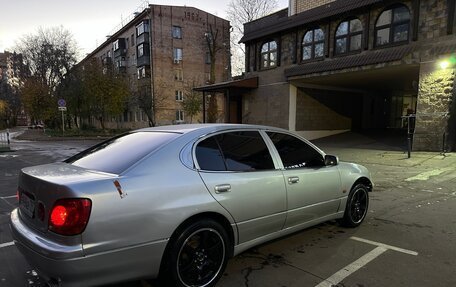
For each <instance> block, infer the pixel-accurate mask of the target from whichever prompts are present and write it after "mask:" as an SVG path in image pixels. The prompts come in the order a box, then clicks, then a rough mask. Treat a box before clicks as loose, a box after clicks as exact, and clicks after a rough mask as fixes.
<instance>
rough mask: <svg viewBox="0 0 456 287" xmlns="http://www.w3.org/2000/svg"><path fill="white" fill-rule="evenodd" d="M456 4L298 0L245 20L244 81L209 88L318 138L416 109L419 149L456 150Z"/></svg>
mask: <svg viewBox="0 0 456 287" xmlns="http://www.w3.org/2000/svg"><path fill="white" fill-rule="evenodd" d="M455 2H456V1H455V0H403V1H399V0H291V1H290V7H289V8H288V9H284V10H281V11H278V12H277V13H274V14H272V15H269V16H266V17H264V18H261V19H258V20H256V21H252V22H250V23H246V24H245V25H244V37H243V38H242V40H241V41H242V42H243V43H244V44H245V46H246V73H245V77H244V79H241V80H238V81H232V82H229V83H222V84H217V85H211V86H205V87H201V88H200V89H199V90H201V91H204V92H211V91H214V90H217V91H219V92H224V93H225V95H229V98H230V101H232V102H233V103H234V104H233V105H232V106H230V107H233V108H234V109H236V112H235V113H234V114H236V115H235V120H236V121H239V122H243V123H256V124H267V125H274V126H279V127H282V128H285V129H289V130H292V131H296V132H297V133H299V134H302V135H303V136H305V137H307V138H310V139H312V138H318V137H322V136H326V135H331V134H335V133H339V132H343V131H348V130H372V129H386V128H389V129H392V128H393V129H401V128H402V129H403V128H405V127H406V125H407V121H406V120H404V118H403V117H404V116H407V115H409V114H416V127H415V134H414V139H413V141H414V142H413V144H414V145H413V147H414V149H415V150H441V149H442V147H445V148H446V149H447V150H448V149H453V150H454V149H455V132H456V127H455V125H456V111H455V110H456V101H455V95H454V94H455V89H453V86H454V78H455V74H454V71H455V68H456V57H455V55H454V53H455V52H456V37H455V33H456V19H455V6H456V5H455ZM227 113H228V114H233V111H232V110H230V111H227ZM404 136H405V133H404Z"/></svg>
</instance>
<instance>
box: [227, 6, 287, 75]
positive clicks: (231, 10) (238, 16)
mask: <svg viewBox="0 0 456 287" xmlns="http://www.w3.org/2000/svg"><path fill="white" fill-rule="evenodd" d="M277 7H278V2H277V0H231V1H230V3H229V4H228V10H227V11H226V14H227V18H228V20H230V22H231V26H232V27H233V31H232V32H231V53H232V55H233V57H232V69H233V74H237V75H239V74H242V72H244V69H245V67H244V57H245V49H244V46H243V44H239V40H241V38H242V36H243V35H244V23H247V22H251V21H253V20H256V19H258V18H261V17H264V16H266V15H268V14H271V13H272V12H273V11H274V10H276V9H277Z"/></svg>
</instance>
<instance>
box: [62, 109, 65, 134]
mask: <svg viewBox="0 0 456 287" xmlns="http://www.w3.org/2000/svg"><path fill="white" fill-rule="evenodd" d="M62 133H63V135H64V136H65V116H64V115H63V109H62Z"/></svg>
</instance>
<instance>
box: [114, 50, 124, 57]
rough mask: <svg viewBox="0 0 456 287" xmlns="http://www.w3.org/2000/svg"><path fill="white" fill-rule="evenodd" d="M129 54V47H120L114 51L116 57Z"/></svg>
mask: <svg viewBox="0 0 456 287" xmlns="http://www.w3.org/2000/svg"><path fill="white" fill-rule="evenodd" d="M126 55H127V49H125V48H119V49H117V50H115V51H114V58H118V57H125V56H126Z"/></svg>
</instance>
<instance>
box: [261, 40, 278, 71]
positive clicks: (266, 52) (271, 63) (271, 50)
mask: <svg viewBox="0 0 456 287" xmlns="http://www.w3.org/2000/svg"><path fill="white" fill-rule="evenodd" d="M275 66H277V42H276V41H271V42H267V43H264V44H263V46H261V68H264V69H265V68H273V67H275Z"/></svg>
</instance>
